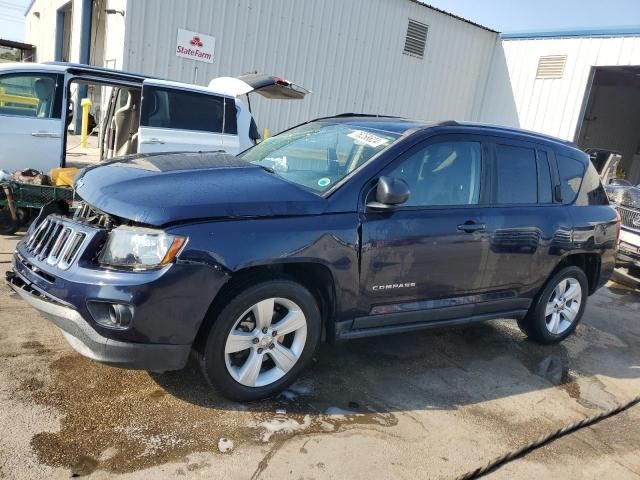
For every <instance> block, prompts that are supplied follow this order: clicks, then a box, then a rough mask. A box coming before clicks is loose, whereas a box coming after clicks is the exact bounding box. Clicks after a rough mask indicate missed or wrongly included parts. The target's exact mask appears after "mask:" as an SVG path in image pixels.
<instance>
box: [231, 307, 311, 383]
mask: <svg viewBox="0 0 640 480" xmlns="http://www.w3.org/2000/svg"><path fill="white" fill-rule="evenodd" d="M306 340H307V319H306V317H305V315H304V312H303V311H302V309H301V308H300V307H299V306H298V305H297V304H296V303H295V302H292V301H291V300H288V299H286V298H267V299H265V300H261V301H259V302H258V303H256V304H254V305H253V306H252V307H251V308H249V309H247V310H246V311H245V312H244V313H243V314H242V315H241V316H240V317H239V318H238V319H237V321H236V322H235V324H234V326H233V328H231V331H230V332H229V335H228V337H227V341H226V343H225V349H224V356H225V363H226V366H227V371H228V372H229V374H230V375H231V376H232V377H233V379H234V380H235V381H237V382H238V383H240V384H242V385H244V386H247V387H263V386H266V385H270V384H271V383H273V382H276V381H278V380H279V379H280V378H282V377H283V376H284V375H286V374H287V372H289V371H290V370H291V369H292V368H293V367H294V366H295V365H296V363H297V362H298V360H299V359H300V356H301V355H302V352H303V350H304V346H305V343H306Z"/></svg>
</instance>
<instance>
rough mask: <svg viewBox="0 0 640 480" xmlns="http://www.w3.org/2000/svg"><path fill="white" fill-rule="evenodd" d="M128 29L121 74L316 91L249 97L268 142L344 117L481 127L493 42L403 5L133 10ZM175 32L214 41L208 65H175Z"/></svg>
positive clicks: (308, 3)
mask: <svg viewBox="0 0 640 480" xmlns="http://www.w3.org/2000/svg"><path fill="white" fill-rule="evenodd" d="M409 18H412V19H415V20H417V21H419V22H422V23H425V24H427V25H428V26H429V35H428V37H429V38H428V40H427V46H426V50H425V55H424V58H423V59H419V58H413V57H410V56H408V55H403V53H402V52H403V48H404V41H405V35H406V30H407V21H408V19H409ZM126 22H127V27H126V36H125V42H124V69H126V70H131V71H137V72H141V73H145V74H148V75H156V76H161V77H167V78H169V79H172V80H177V81H183V82H194V83H198V84H203V85H206V84H207V83H208V82H209V80H210V79H211V78H214V77H217V76H228V75H240V74H243V73H247V72H253V71H257V72H259V73H273V74H277V75H282V76H284V77H286V78H288V79H289V80H292V81H294V82H296V83H298V84H300V85H302V86H304V87H306V88H309V89H310V90H312V91H313V93H312V94H311V95H310V96H308V97H307V99H305V100H304V101H302V102H297V101H268V100H264V99H262V98H260V97H256V96H254V97H252V100H254V99H255V101H254V102H253V103H252V107H253V109H254V113H255V116H256V118H257V121H258V123H259V125H260V127H269V128H270V129H271V131H272V132H277V131H280V130H282V129H284V128H287V127H289V126H291V125H295V124H297V123H299V122H302V121H306V120H309V119H311V118H314V117H318V116H323V115H332V114H336V113H343V112H367V113H378V114H389V115H402V116H407V117H414V118H422V119H431V120H440V119H452V118H453V119H459V120H479V119H480V109H481V105H482V96H483V94H484V90H485V86H486V83H487V76H488V72H489V68H490V64H491V60H492V56H493V51H494V47H495V45H496V42H497V41H498V39H497V35H496V33H494V32H492V31H489V30H486V29H482V28H479V27H477V26H474V25H471V24H469V23H466V22H464V21H462V20H459V19H456V18H454V17H451V16H449V15H446V14H443V13H440V12H438V11H436V10H433V9H430V8H427V7H425V6H422V5H419V4H416V3H414V2H411V1H409V0H324V1H322V2H319V1H314V0H296V1H291V0H273V1H269V2H264V1H258V0H216V1H203V0H187V1H183V2H173V1H170V0H135V1H129V2H128V5H127V15H126ZM178 28H186V29H188V30H192V31H196V32H199V33H205V34H209V35H212V36H214V37H215V39H216V46H215V60H214V63H213V64H207V63H203V62H197V61H195V60H191V59H185V58H180V57H177V56H176V55H175V54H174V49H175V42H176V33H177V29H178ZM195 68H197V73H196V70H195Z"/></svg>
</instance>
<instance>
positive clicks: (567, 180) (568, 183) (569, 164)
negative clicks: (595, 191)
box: [556, 155, 584, 203]
mask: <svg viewBox="0 0 640 480" xmlns="http://www.w3.org/2000/svg"><path fill="white" fill-rule="evenodd" d="M556 158H557V160H558V173H559V174H560V191H561V194H562V203H571V202H573V201H574V200H575V198H576V195H577V194H578V192H579V191H580V185H581V184H582V174H583V173H584V164H583V163H582V162H580V161H579V160H576V159H575V158H571V157H565V156H563V155H556Z"/></svg>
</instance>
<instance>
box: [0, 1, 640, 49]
mask: <svg viewBox="0 0 640 480" xmlns="http://www.w3.org/2000/svg"><path fill="white" fill-rule="evenodd" d="M396 1H398V0H396ZM29 3H30V0H0V38H4V39H8V40H17V41H23V40H24V12H25V10H26V9H27V7H28V6H29ZM425 3H428V4H430V5H433V6H434V7H437V8H441V9H443V10H446V11H448V12H451V13H453V14H455V15H459V16H461V17H464V18H467V19H469V20H472V21H474V22H476V23H480V24H481V25H485V26H487V27H489V28H492V29H494V30H498V31H500V32H519V31H530V30H565V29H579V28H600V27H615V26H637V25H640V0H604V1H603V0H425Z"/></svg>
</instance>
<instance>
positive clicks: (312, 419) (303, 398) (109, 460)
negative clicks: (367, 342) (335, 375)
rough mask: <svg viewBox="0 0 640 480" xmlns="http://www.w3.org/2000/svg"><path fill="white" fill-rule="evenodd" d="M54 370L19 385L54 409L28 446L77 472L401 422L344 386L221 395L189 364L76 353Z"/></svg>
mask: <svg viewBox="0 0 640 480" xmlns="http://www.w3.org/2000/svg"><path fill="white" fill-rule="evenodd" d="M50 371H51V376H50V378H49V379H48V380H47V381H46V382H42V381H39V380H35V379H33V380H27V381H26V382H24V383H23V384H22V388H21V390H20V393H21V394H23V395H28V396H30V397H31V398H32V399H33V400H35V401H36V402H37V403H40V404H43V405H46V406H49V407H53V408H55V409H56V410H57V411H58V412H60V413H61V415H62V420H61V429H60V431H59V432H41V433H38V434H36V435H35V436H33V438H32V440H31V446H32V449H33V451H34V452H35V454H36V455H37V457H38V459H39V460H40V461H41V462H43V463H45V464H47V465H50V466H54V467H63V468H67V469H69V470H70V472H71V473H72V474H74V475H77V476H82V475H87V474H89V473H91V472H92V471H94V470H97V469H99V470H105V471H109V472H114V473H123V472H130V471H135V470H140V469H142V468H146V467H150V466H153V465H159V464H164V463H167V462H170V461H180V460H184V459H185V458H186V457H187V455H189V454H191V453H194V452H211V453H212V454H216V455H223V454H229V453H231V452H230V450H231V448H233V450H237V449H238V448H239V447H241V446H242V445H257V446H259V445H265V444H272V448H279V446H280V445H281V444H282V443H284V441H286V440H287V439H289V438H291V437H293V436H296V435H304V434H310V433H326V434H331V433H334V432H340V431H343V430H345V429H349V428H361V427H364V428H383V427H391V426H394V425H396V424H397V418H396V416H395V415H393V414H391V413H388V412H385V411H382V410H381V409H380V408H376V406H375V405H368V404H365V403H363V402H362V400H361V399H356V400H353V399H349V398H350V397H349V395H350V394H349V393H348V389H345V390H344V392H343V393H344V394H345V395H344V396H343V395H336V394H335V392H327V391H325V387H321V390H322V391H316V388H314V384H313V383H312V382H311V380H309V379H302V380H301V381H299V382H298V383H296V384H294V385H293V386H292V387H291V388H290V389H289V390H287V392H285V393H284V394H283V395H281V396H280V397H278V398H277V399H274V400H268V401H263V402H256V403H252V404H246V405H245V404H236V403H233V402H229V401H227V400H225V399H223V398H221V397H220V396H219V395H218V394H217V393H216V392H215V391H213V390H212V389H210V387H209V386H207V385H206V384H205V383H204V381H203V380H202V379H201V378H200V374H199V372H198V371H196V369H195V367H193V366H189V367H188V368H187V369H186V370H184V371H182V372H175V373H169V374H164V375H157V374H153V376H152V375H151V374H149V373H147V372H140V371H129V370H121V369H116V368H111V367H107V366H104V365H101V364H98V363H95V362H91V361H89V360H87V359H85V358H82V357H80V356H79V355H76V354H72V355H68V356H64V357H62V358H59V359H58V360H56V361H54V362H53V363H52V364H51V365H50ZM329 387H330V388H332V386H331V385H329ZM174 393H175V394H174ZM178 394H179V395H178ZM322 398H330V399H331V402H332V403H331V404H328V403H325V401H323V400H321V399H322ZM341 398H344V400H341ZM221 439H224V442H222V443H221ZM230 446H231V447H230Z"/></svg>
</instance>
